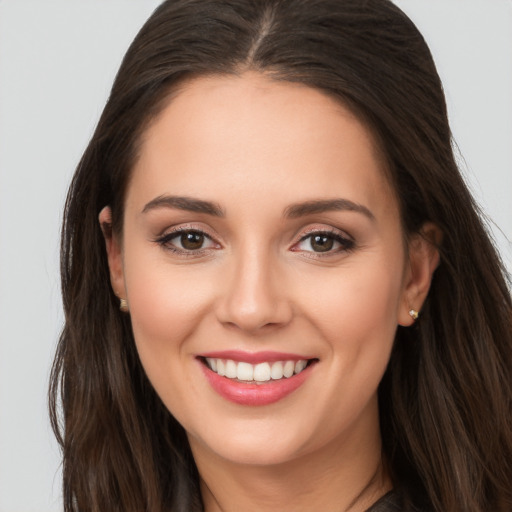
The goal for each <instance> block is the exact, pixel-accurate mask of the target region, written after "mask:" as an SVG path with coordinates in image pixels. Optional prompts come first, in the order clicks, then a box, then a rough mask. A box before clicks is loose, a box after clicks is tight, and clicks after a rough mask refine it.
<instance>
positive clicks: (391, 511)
mask: <svg viewBox="0 0 512 512" xmlns="http://www.w3.org/2000/svg"><path fill="white" fill-rule="evenodd" d="M366 512H406V511H405V510H404V509H403V508H401V507H400V504H399V499H398V495H397V494H395V493H394V492H393V491H389V492H388V493H387V494H384V496H382V498H381V499H380V500H378V501H377V502H375V503H374V504H373V505H372V506H371V507H370V508H369V509H368V510H367V511H366Z"/></svg>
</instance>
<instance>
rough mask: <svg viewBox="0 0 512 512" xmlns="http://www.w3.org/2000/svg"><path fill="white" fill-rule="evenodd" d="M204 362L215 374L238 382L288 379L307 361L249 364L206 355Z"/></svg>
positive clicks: (301, 369)
mask: <svg viewBox="0 0 512 512" xmlns="http://www.w3.org/2000/svg"><path fill="white" fill-rule="evenodd" d="M205 361H206V364H207V365H208V367H209V368H210V370H212V371H213V372H215V373H216V374H217V375H220V376H221V377H227V378H228V379H237V380H238V381H240V382H268V381H269V380H280V379H283V378H286V379H289V378H290V377H292V376H293V375H297V374H299V373H301V372H302V371H303V370H304V369H305V368H306V366H307V364H308V361H307V360H305V359H299V360H298V361H292V360H289V361H275V362H270V361H269V362H262V363H258V364H251V363H247V362H245V361H239V362H237V361H233V360H232V359H219V358H212V357H208V358H206V359H205Z"/></svg>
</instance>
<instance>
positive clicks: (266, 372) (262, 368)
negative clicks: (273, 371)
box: [254, 363, 270, 382]
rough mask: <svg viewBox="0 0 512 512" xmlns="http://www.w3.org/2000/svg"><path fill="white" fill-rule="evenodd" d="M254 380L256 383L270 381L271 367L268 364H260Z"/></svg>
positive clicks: (255, 371) (256, 367)
mask: <svg viewBox="0 0 512 512" xmlns="http://www.w3.org/2000/svg"><path fill="white" fill-rule="evenodd" d="M254 380H255V381H256V382H265V381H266V380H270V365H269V364H268V363H260V364H257V365H256V366H255V367H254Z"/></svg>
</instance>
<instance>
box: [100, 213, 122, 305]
mask: <svg viewBox="0 0 512 512" xmlns="http://www.w3.org/2000/svg"><path fill="white" fill-rule="evenodd" d="M98 220H99V223H100V227H101V231H102V233H103V237H104V238H105V247H106V250H107V258H108V267H109V270H110V283H111V284H112V289H113V290H114V293H115V294H116V295H117V297H119V298H120V299H126V287H125V284H124V271H123V257H122V251H121V244H120V241H119V238H118V237H117V236H116V235H115V234H114V233H113V232H112V210H111V209H110V206H105V208H103V210H101V212H100V214H99V216H98Z"/></svg>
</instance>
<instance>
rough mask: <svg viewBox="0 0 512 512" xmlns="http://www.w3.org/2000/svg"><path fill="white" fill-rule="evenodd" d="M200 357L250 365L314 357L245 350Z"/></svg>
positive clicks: (218, 352) (224, 351) (201, 355)
mask: <svg viewBox="0 0 512 512" xmlns="http://www.w3.org/2000/svg"><path fill="white" fill-rule="evenodd" d="M198 357H204V358H206V357H211V358H212V359H231V360H232V361H236V362H237V363H241V362H245V363H250V364H258V363H265V362H268V363H275V362H276V361H299V360H301V359H302V360H310V359H314V358H312V357H307V356H304V355H299V354H289V353H287V352H272V351H263V352H245V351H243V350H221V351H216V352H208V353H205V354H199V356H198Z"/></svg>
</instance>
